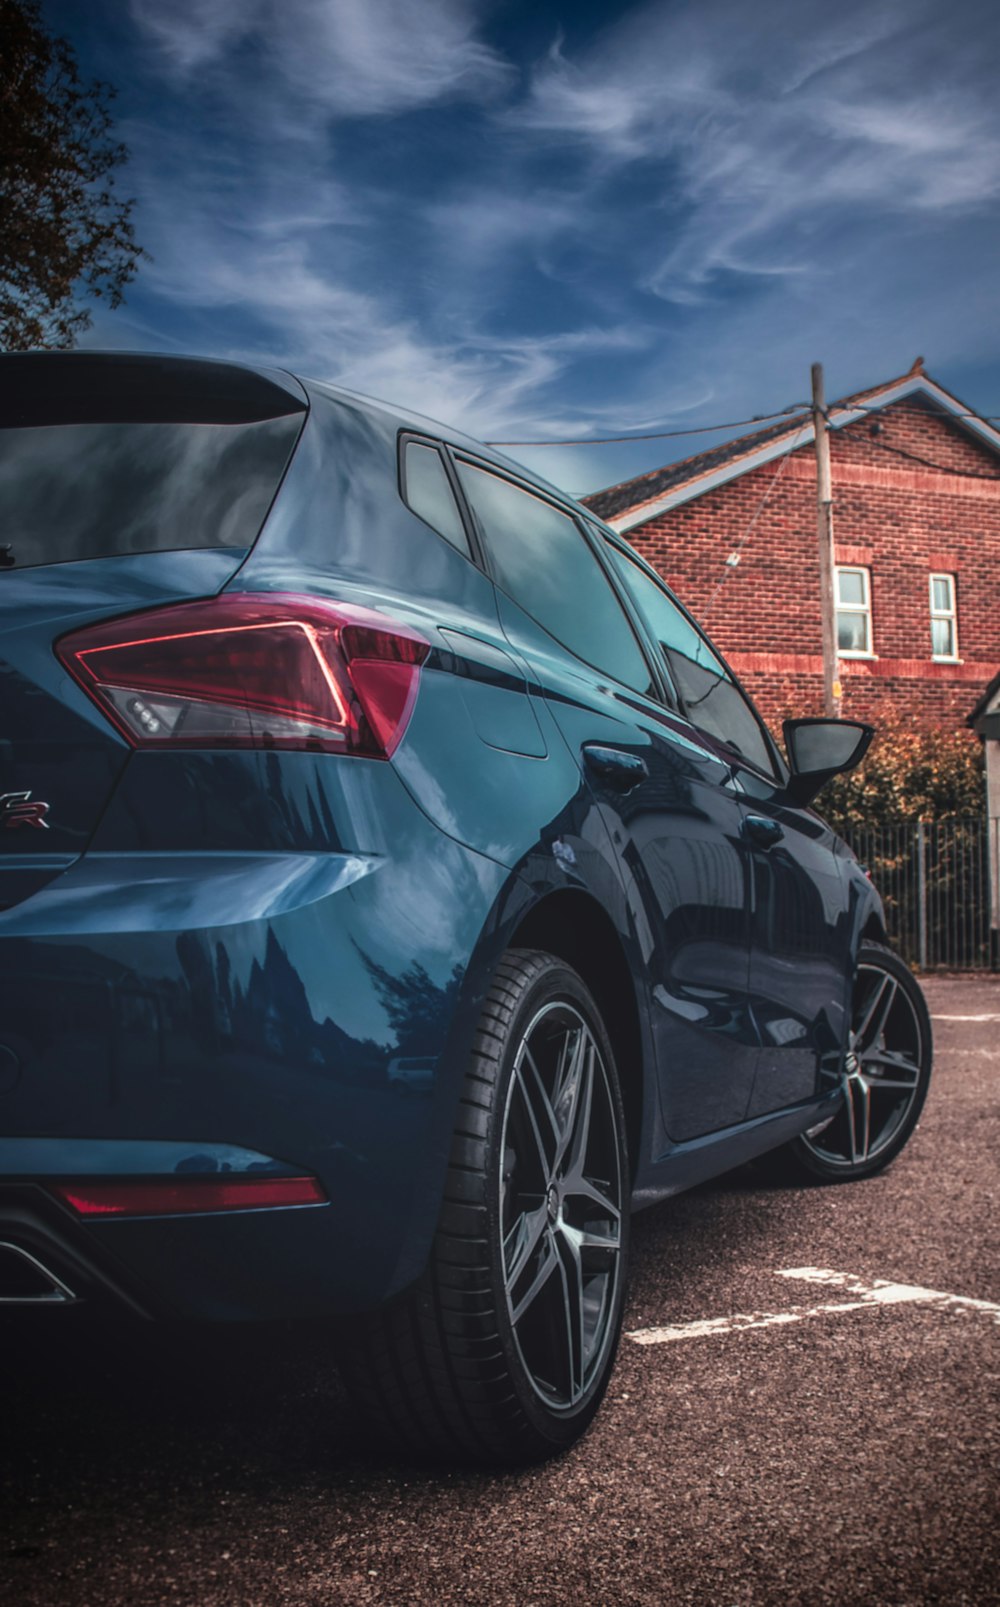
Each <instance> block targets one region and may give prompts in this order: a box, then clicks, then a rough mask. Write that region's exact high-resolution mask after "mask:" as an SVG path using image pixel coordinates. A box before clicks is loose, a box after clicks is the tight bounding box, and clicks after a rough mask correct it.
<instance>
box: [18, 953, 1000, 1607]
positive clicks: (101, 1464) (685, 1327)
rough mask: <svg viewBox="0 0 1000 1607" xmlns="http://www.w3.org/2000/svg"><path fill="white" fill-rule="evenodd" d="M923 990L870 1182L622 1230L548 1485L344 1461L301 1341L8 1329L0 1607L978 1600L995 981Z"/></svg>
mask: <svg viewBox="0 0 1000 1607" xmlns="http://www.w3.org/2000/svg"><path fill="white" fill-rule="evenodd" d="M926 991H927V994H928V999H929V1003H930V1007H931V1011H932V1014H933V1016H934V1018H935V1022H934V1025H935V1032H936V1039H937V1069H936V1079H935V1083H934V1085H933V1087H932V1090H931V1095H930V1098H929V1100H928V1104H927V1107H926V1110H925V1113H924V1116H923V1119H922V1122H921V1125H920V1128H919V1130H918V1132H917V1135H916V1137H915V1138H914V1140H913V1141H912V1143H911V1144H910V1146H909V1148H908V1150H906V1151H905V1152H904V1154H903V1155H902V1157H901V1158H900V1159H899V1160H898V1161H897V1162H896V1163H895V1165H894V1166H893V1167H892V1168H890V1170H889V1171H888V1172H886V1173H885V1174H884V1175H882V1176H881V1177H878V1178H875V1179H872V1180H871V1181H869V1182H867V1183H863V1184H857V1185H853V1186H846V1187H839V1188H820V1187H817V1188H810V1189H805V1190H793V1189H790V1188H784V1187H780V1188H779V1187H771V1186H767V1185H765V1184H764V1183H763V1182H762V1181H761V1180H760V1179H759V1178H758V1177H757V1176H756V1175H755V1174H754V1173H752V1172H749V1171H741V1172H738V1173H734V1174H731V1175H730V1176H729V1177H727V1178H724V1179H722V1180H721V1181H719V1182H717V1183H715V1184H712V1185H710V1186H707V1187H704V1188H701V1189H698V1190H697V1191H695V1192H693V1193H691V1194H689V1195H686V1196H683V1197H681V1198H680V1199H677V1200H674V1201H671V1202H668V1203H667V1204H665V1205H662V1206H659V1207H657V1208H655V1209H654V1210H652V1211H649V1212H647V1213H645V1214H644V1215H642V1216H640V1217H639V1218H637V1220H636V1223H635V1228H634V1261H633V1276H632V1287H631V1298H630V1301H629V1309H628V1312H627V1316H626V1330H627V1335H628V1337H626V1338H625V1339H624V1340H623V1341H622V1347H621V1351H620V1354H619V1360H618V1366H617V1370H616V1373H615V1376H614V1378H613V1380H612V1384H611V1389H610V1392H609V1395H608V1399H607V1401H606V1403H605V1406H604V1409H603V1411H602V1413H601V1415H600V1416H599V1418H598V1420H597V1423H596V1425H595V1427H594V1429H593V1430H592V1431H591V1433H590V1435H589V1436H588V1437H587V1438H586V1439H585V1440H584V1441H583V1443H582V1444H581V1445H579V1446H578V1447H576V1448H575V1450H573V1451H572V1452H571V1453H570V1454H569V1455H567V1456H566V1457H565V1458H564V1459H563V1460H562V1461H561V1462H558V1463H554V1464H550V1465H549V1466H546V1467H542V1468H535V1469H532V1470H530V1471H528V1472H526V1473H521V1474H505V1475H502V1476H499V1477H491V1476H487V1475H483V1474H479V1473H477V1474H474V1475H470V1474H468V1473H458V1472H447V1471H441V1470H435V1469H429V1468H426V1467H415V1466H412V1465H409V1464H403V1463H401V1462H399V1461H396V1460H394V1459H393V1458H392V1455H391V1453H386V1452H385V1451H383V1450H375V1449H373V1448H372V1447H371V1446H370V1445H369V1443H368V1441H367V1438H366V1435H365V1432H364V1426H363V1424H362V1423H361V1422H360V1421H359V1420H358V1418H357V1417H356V1415H355V1412H354V1409H353V1406H352V1403H351V1401H350V1400H349V1399H348V1397H347V1395H346V1393H345V1392H344V1391H343V1389H342V1388H341V1386H340V1384H339V1381H338V1380H337V1378H336V1376H335V1375H334V1374H333V1373H332V1371H331V1369H330V1367H329V1365H328V1363H327V1358H326V1345H325V1336H324V1335H323V1333H322V1332H321V1331H318V1330H308V1331H296V1330H289V1329H285V1328H277V1329H268V1330H266V1331H250V1332H246V1331H239V1332H231V1331H212V1332H209V1333H204V1332H201V1333H198V1332H186V1333H174V1332H170V1333H166V1332H160V1331H158V1332H153V1331H150V1330H145V1329H136V1328H133V1327H127V1328H121V1327H119V1326H110V1325H107V1324H92V1323H91V1324H86V1323H80V1322H77V1321H76V1316H77V1314H73V1313H64V1314H59V1313H54V1314H51V1315H49V1314H46V1313H39V1314H31V1317H30V1320H29V1319H28V1318H24V1319H22V1320H20V1321H18V1322H16V1323H13V1324H9V1325H8V1328H7V1329H6V1330H5V1332H4V1335H3V1340H2V1350H0V1355H2V1358H3V1364H2V1379H3V1386H2V1387H3V1394H2V1400H3V1415H2V1435H0V1444H2V1459H3V1471H2V1486H0V1600H2V1601H3V1602H4V1604H5V1607H21V1604H24V1607H27V1604H36V1603H37V1604H39V1607H41V1604H44V1607H61V1604H64V1603H65V1604H69V1603H73V1604H74V1607H76V1604H87V1607H90V1604H93V1607H111V1604H116V1603H125V1602H128V1603H136V1604H145V1603H161V1602H165V1603H166V1602H169V1603H174V1602H177V1603H191V1604H197V1607H215V1604H222V1603H225V1604H227V1607H229V1604H237V1603H238V1604H253V1607H256V1604H257V1603H261V1604H270V1603H292V1604H300V1603H301V1604H314V1603H316V1604H318V1603H340V1602H344V1603H383V1602H385V1603H401V1604H410V1603H417V1602H428V1603H435V1604H437V1603H449V1602H456V1603H458V1602H461V1603H476V1604H478V1603H482V1604H501V1603H502V1604H506V1603H511V1604H513V1603H517V1604H518V1607H522V1604H523V1607H528V1604H538V1607H548V1604H554V1603H584V1602H587V1603H595V1604H599V1607H605V1604H617V1603H622V1604H629V1607H632V1604H635V1607H647V1604H648V1607H654V1604H655V1607H660V1604H670V1603H698V1604H705V1607H736V1604H743V1603H754V1604H768V1603H788V1604H803V1607H806V1604H810V1607H811V1604H813V1603H865V1604H879V1607H881V1604H893V1607H921V1604H924V1603H928V1604H930V1603H935V1604H945V1603H946V1604H948V1607H962V1604H968V1607H983V1604H986V1603H994V1602H1000V1523H998V1519H1000V1411H998V1405H1000V1229H998V1221H997V1213H998V1208H1000V1165H998V1154H1000V977H980V978H977V979H973V978H968V977H965V978H961V977H932V978H930V979H928V981H927V982H926ZM900 1286H903V1287H902V1289H901V1288H900ZM42 1318H44V1319H45V1320H44V1321H43V1320H40V1319H42ZM67 1320H68V1321H70V1322H72V1323H73V1326H72V1328H68V1327H65V1326H61V1323H62V1324H65V1323H66V1322H67ZM635 1335H638V1336H639V1337H632V1336H635Z"/></svg>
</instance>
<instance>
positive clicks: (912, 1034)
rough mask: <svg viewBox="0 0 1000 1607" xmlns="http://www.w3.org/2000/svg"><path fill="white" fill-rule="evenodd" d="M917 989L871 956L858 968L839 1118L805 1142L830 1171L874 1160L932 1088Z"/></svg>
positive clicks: (841, 1074) (814, 1131) (806, 1137)
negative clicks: (928, 1087) (927, 1074)
mask: <svg viewBox="0 0 1000 1607" xmlns="http://www.w3.org/2000/svg"><path fill="white" fill-rule="evenodd" d="M915 988H916V984H915V983H914V982H913V981H912V979H909V985H907V984H906V983H905V982H904V981H903V979H902V978H901V977H899V976H896V975H894V974H893V972H892V971H891V970H890V969H889V968H888V966H887V965H883V964H881V963H880V962H879V961H878V960H877V959H874V958H868V959H865V960H863V961H862V962H861V964H860V965H859V966H858V970H857V974H856V977H855V983H854V996H853V1002H852V1009H851V1030H850V1036H849V1040H848V1049H847V1053H846V1055H845V1056H844V1060H843V1063H842V1066H841V1068H840V1071H839V1073H838V1076H839V1080H840V1084H841V1089H842V1092H843V1103H842V1105H841V1108H840V1110H839V1111H838V1113H837V1115H836V1116H835V1117H834V1118H833V1119H832V1120H831V1121H829V1122H826V1123H824V1124H823V1125H822V1127H819V1128H813V1129H811V1131H810V1132H808V1133H806V1134H805V1135H804V1136H803V1138H802V1140H801V1143H802V1144H803V1146H804V1147H805V1148H806V1149H807V1150H808V1151H809V1152H811V1154H812V1155H814V1156H815V1157H816V1159H817V1160H818V1161H820V1162H822V1163H823V1165H824V1167H829V1168H833V1169H843V1170H845V1171H846V1170H851V1171H853V1170H856V1169H857V1168H859V1167H867V1166H868V1165H869V1164H871V1163H874V1162H876V1161H877V1160H878V1159H879V1157H880V1156H882V1155H883V1153H884V1152H885V1151H887V1150H888V1149H889V1148H890V1146H892V1145H893V1142H894V1140H896V1139H897V1137H898V1136H899V1135H900V1134H901V1133H902V1132H903V1131H904V1130H906V1129H908V1128H909V1126H910V1125H911V1117H915V1114H916V1113H917V1112H918V1110H919V1104H920V1103H922V1101H923V1097H924V1092H925V1089H926V1079H925V1076H924V1067H925V1059H926V1055H927V1050H928V1047H929V1046H928V1045H927V1044H926V1043H925V1041H924V1028H923V1024H922V1021H921V1011H920V1009H919V1008H918V1005H917V1003H916V1002H915V998H914V992H915Z"/></svg>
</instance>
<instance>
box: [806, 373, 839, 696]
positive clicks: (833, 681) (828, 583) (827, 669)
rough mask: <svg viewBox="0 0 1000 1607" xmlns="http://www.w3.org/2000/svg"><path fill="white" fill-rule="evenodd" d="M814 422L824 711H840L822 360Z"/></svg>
mask: <svg viewBox="0 0 1000 1607" xmlns="http://www.w3.org/2000/svg"><path fill="white" fill-rule="evenodd" d="M812 398H813V407H812V412H813V424H814V425H815V430H816V529H817V532H818V535H819V605H820V609H821V610H822V615H823V713H824V714H825V715H826V716H827V717H828V718H829V719H831V720H833V719H836V718H837V716H838V715H839V714H840V680H839V677H838V674H837V639H836V634H835V611H834V596H833V489H832V486H831V483H830V440H829V437H828V435H827V433H826V399H825V397H824V394H823V364H822V363H813V365H812Z"/></svg>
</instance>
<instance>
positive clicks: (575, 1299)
mask: <svg viewBox="0 0 1000 1607" xmlns="http://www.w3.org/2000/svg"><path fill="white" fill-rule="evenodd" d="M556 1248H557V1253H558V1255H559V1275H560V1279H561V1281H562V1290H563V1316H564V1321H565V1331H566V1362H567V1368H566V1371H567V1375H568V1382H569V1398H570V1401H571V1402H572V1401H575V1400H577V1399H578V1398H579V1396H580V1394H581V1393H582V1390H583V1368H584V1359H585V1358H584V1303H583V1267H582V1265H581V1262H580V1248H579V1245H578V1244H577V1243H575V1241H574V1237H573V1235H572V1234H568V1233H566V1232H565V1227H564V1226H563V1228H561V1229H560V1232H559V1234H558V1236H557V1240H556Z"/></svg>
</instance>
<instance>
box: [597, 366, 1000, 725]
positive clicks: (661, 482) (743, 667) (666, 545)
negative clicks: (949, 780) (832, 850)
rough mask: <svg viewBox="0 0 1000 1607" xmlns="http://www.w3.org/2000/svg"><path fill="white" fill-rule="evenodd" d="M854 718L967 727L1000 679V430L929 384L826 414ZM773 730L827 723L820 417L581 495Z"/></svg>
mask: <svg viewBox="0 0 1000 1607" xmlns="http://www.w3.org/2000/svg"><path fill="white" fill-rule="evenodd" d="M829 426H830V455H831V464H832V479H833V497H834V540H835V562H836V565H837V568H836V573H835V585H836V591H837V605H838V606H837V631H838V644H839V651H840V681H841V684H842V687H843V699H842V703H841V712H842V714H844V715H845V716H847V717H851V716H854V717H855V718H860V719H866V718H872V719H875V720H876V721H878V720H879V719H883V718H885V716H886V715H887V714H888V713H889V712H890V711H896V712H898V713H899V714H900V715H901V716H903V717H904V718H906V719H907V720H911V721H913V722H914V724H915V725H917V726H922V727H930V726H938V727H942V726H943V727H945V728H949V729H954V730H956V731H958V730H966V729H967V724H966V722H967V719H968V715H969V710H970V708H971V707H973V705H975V704H976V703H977V700H978V699H980V698H981V697H982V695H983V691H984V688H985V687H986V686H987V685H988V684H989V683H991V682H992V681H993V678H994V677H995V675H996V673H997V670H998V667H1000V431H998V430H996V429H994V428H993V427H992V425H991V424H990V423H989V422H988V421H987V420H985V419H982V418H980V417H978V416H977V415H976V414H974V413H972V412H971V410H970V409H969V408H967V407H966V406H965V405H964V404H963V403H962V402H960V401H959V400H958V398H957V397H955V396H952V395H951V393H950V392H948V391H946V390H945V389H944V387H943V386H941V385H939V384H937V383H936V382H935V381H934V380H932V379H931V378H930V377H929V376H928V375H927V374H925V373H924V372H923V368H922V366H921V364H920V363H919V362H918V363H917V364H915V365H914V368H913V369H912V370H911V372H910V373H908V374H906V375H904V376H903V377H902V378H900V379H896V380H891V381H889V382H888V383H887V384H884V385H879V386H875V387H874V388H873V389H871V390H867V391H862V392H860V393H858V394H857V395H854V396H850V397H847V398H845V399H844V400H843V401H840V402H835V403H833V404H831V406H830V408H829ZM583 500H584V501H585V502H586V503H587V504H588V505H589V506H590V507H591V508H592V509H593V510H594V512H595V513H597V514H598V515H599V516H600V517H601V518H602V519H604V520H605V521H606V522H607V523H608V524H610V525H612V526H613V527H614V528H615V529H616V530H619V531H621V532H622V534H623V535H625V536H626V537H627V538H628V540H629V541H630V542H632V544H633V545H634V546H635V547H636V548H637V550H638V551H639V552H640V553H641V554H642V556H643V557H644V558H645V559H646V560H647V561H648V562H649V563H651V564H652V565H653V566H654V567H655V568H656V569H657V570H658V571H659V572H660V574H662V575H663V577H664V578H665V579H666V580H667V581H668V583H669V584H670V585H671V586H672V587H673V588H674V590H675V591H676V592H677V593H678V595H679V596H680V597H681V599H682V600H683V601H684V602H685V603H687V604H688V606H689V607H690V608H691V610H692V612H693V613H694V614H695V616H696V618H697V619H699V620H700V621H701V622H702V623H703V624H704V625H705V627H706V629H707V630H708V631H709V633H710V634H711V635H712V636H713V638H714V639H715V640H716V642H717V643H718V645H719V647H720V648H721V649H722V651H723V652H724V653H725V655H726V656H727V658H728V659H729V661H730V663H731V664H732V666H733V668H734V669H735V670H736V672H737V673H738V674H739V676H740V677H741V679H742V680H743V681H744V683H745V684H746V686H747V687H748V689H749V690H750V691H751V693H752V694H753V696H754V697H755V699H756V700H757V702H758V704H759V705H760V708H761V711H762V713H763V714H764V716H765V718H767V719H768V720H769V721H770V722H771V723H772V724H775V725H777V724H779V723H780V720H781V718H782V717H783V716H785V715H787V714H788V713H790V712H794V713H821V712H822V684H823V681H822V659H821V650H820V642H821V624H820V606H819V571H818V547H817V536H816V463H815V448H814V445H813V425H812V418H811V415H810V414H809V413H803V414H800V415H798V416H792V417H789V418H788V419H787V420H781V421H780V422H778V423H777V424H774V425H770V426H768V427H767V428H764V429H761V430H757V431H755V432H754V433H753V434H751V435H744V436H741V437H740V438H739V439H738V440H735V441H729V442H727V443H726V444H725V445H724V446H719V447H715V448H712V449H710V450H709V451H707V452H701V453H699V454H698V455H697V456H696V457H692V458H688V459H686V460H685V461H684V462H681V463H672V464H669V465H668V466H666V467H665V468H662V469H655V470H653V471H652V472H651V473H649V474H643V475H640V476H639V477H638V478H636V479H633V480H629V481H627V482H625V483H624V484H622V485H616V486H611V487H610V488H609V489H607V490H605V491H599V492H596V493H594V494H592V495H591V496H588V497H586V498H584V499H583Z"/></svg>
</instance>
